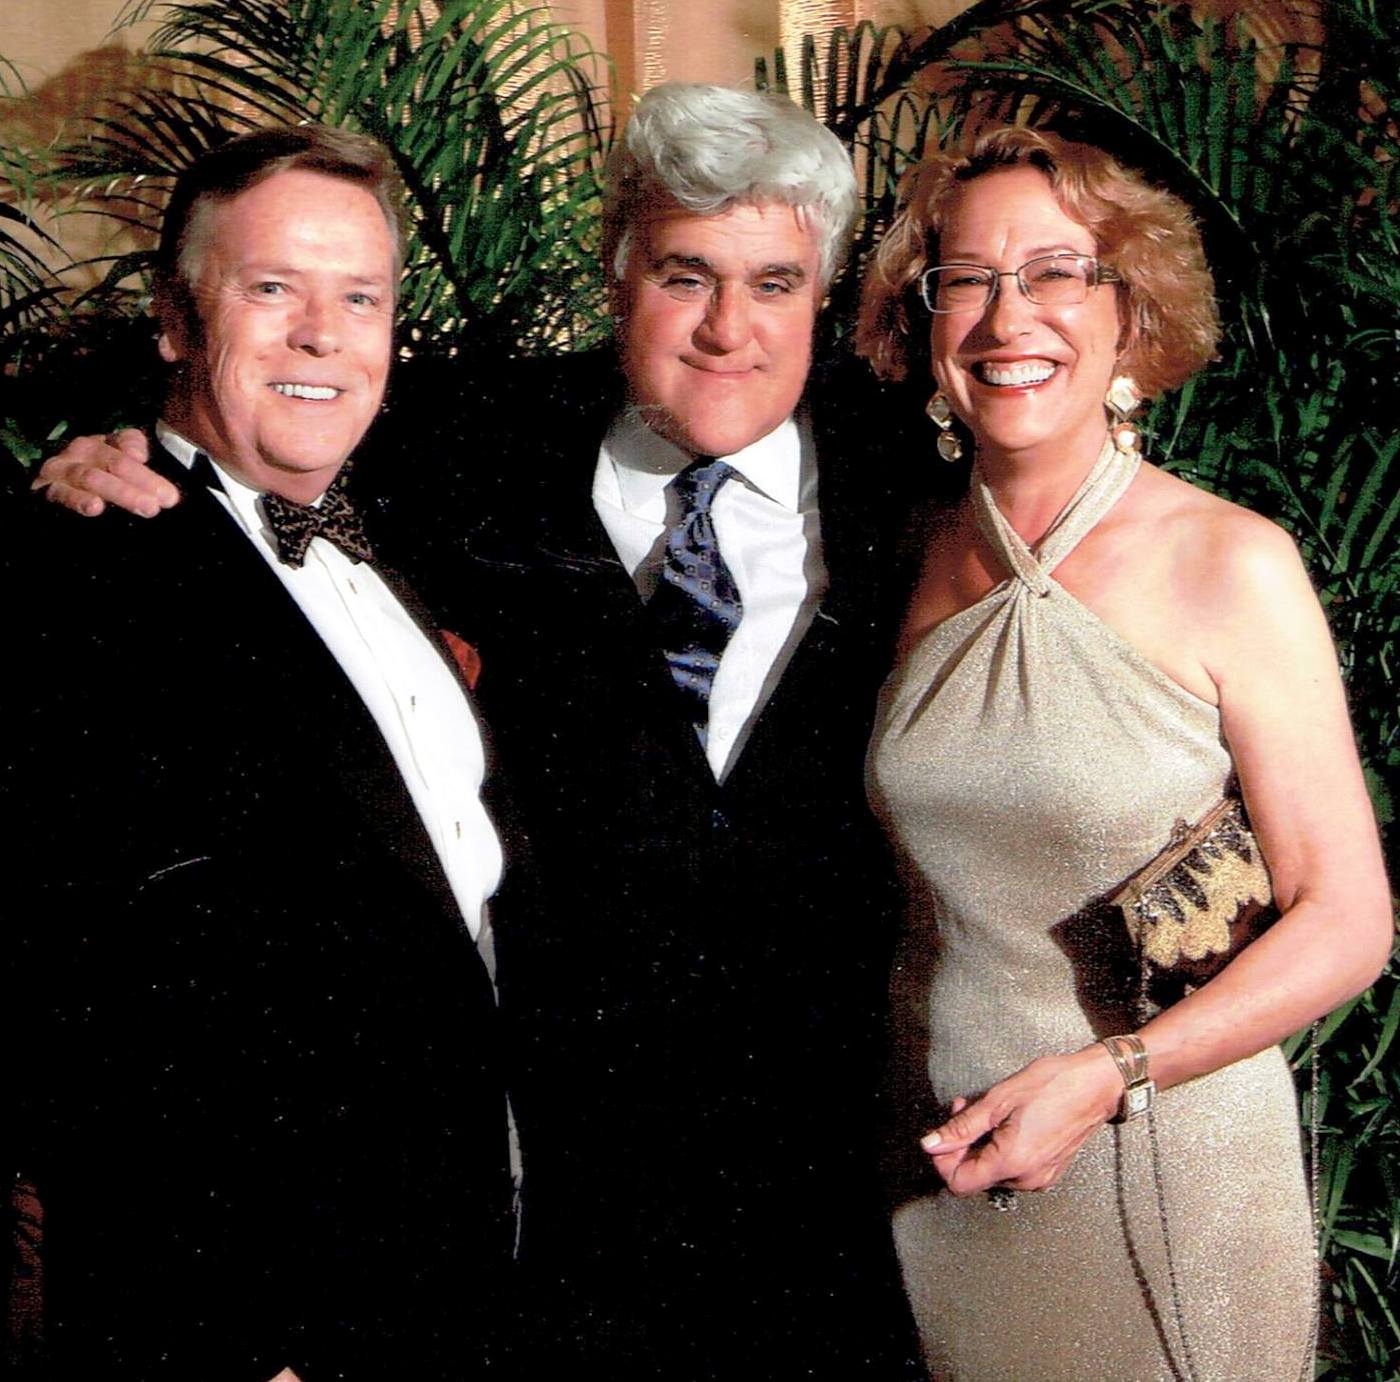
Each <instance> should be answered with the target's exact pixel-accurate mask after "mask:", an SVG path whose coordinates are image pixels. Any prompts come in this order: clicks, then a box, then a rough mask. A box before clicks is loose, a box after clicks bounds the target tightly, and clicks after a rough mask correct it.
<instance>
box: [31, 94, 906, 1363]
mask: <svg viewBox="0 0 1400 1382" xmlns="http://www.w3.org/2000/svg"><path fill="white" fill-rule="evenodd" d="M856 209H857V197H856V189H855V181H854V177H853V174H852V170H851V166H850V161H849V159H848V158H847V156H846V154H845V152H844V150H843V149H842V147H841V145H840V143H839V142H838V141H837V140H836V139H835V138H834V137H833V136H832V135H831V134H830V133H829V132H827V131H826V130H824V129H823V128H822V127H821V126H820V125H819V124H818V123H817V122H816V121H815V120H813V119H811V117H809V116H807V115H806V114H805V113H803V112H802V111H801V110H799V109H798V108H796V107H795V106H793V105H792V104H791V103H789V102H787V101H786V100H782V99H779V98H773V97H767V96H760V95H754V94H749V93H741V92H735V91H730V90H726V89H723V88H718V87H710V86H684V85H674V84H673V85H668V86H664V87H661V88H658V89H656V90H654V91H652V92H650V93H648V95H647V96H645V97H644V98H643V99H642V100H641V102H639V104H638V106H637V108H636V111H635V113H634V114H633V117H632V119H631V121H630V122H629V125H628V128H627V131H626V135H625V138H624V140H623V142H622V144H621V146H620V149H619V151H618V154H617V156H616V157H615V159H614V162H613V165H612V168H611V170H610V178H609V185H608V194H607V202H606V211H605V219H606V227H605V243H604V253H605V256H606V262H608V263H609V264H610V265H611V266H612V268H613V270H614V275H615V278H614V284H613V314H614V318H615V323H616V336H617V351H616V353H615V354H614V353H612V352H609V353H608V355H607V357H606V358H597V357H580V358H575V359H570V360H562V361H550V362H534V363H529V362H522V363H517V364H514V365H512V366H511V367H510V369H509V370H508V371H506V372H504V373H503V375H502V377H501V378H500V379H499V380H498V381H497V383H496V387H495V388H494V389H493V390H492V391H491V392H490V393H489V399H490V404H489V411H487V410H484V409H483V407H482V405H481V403H480V402H478V401H475V399H473V401H472V402H471V404H470V406H464V407H463V410H462V411H461V413H460V415H456V414H454V413H453V409H452V404H453V403H457V402H463V400H464V399H465V398H466V397H467V395H465V394H464V393H462V392H461V390H460V388H459V390H458V391H457V393H456V395H455V397H454V396H453V391H452V390H451V389H450V388H447V387H445V385H444V381H442V380H437V381H435V382H434V387H433V389H432V390H424V391H423V393H422V394H421V395H419V396H417V397H416V401H415V402H413V403H411V404H410V403H409V402H408V401H407V400H405V399H404V398H402V396H401V397H400V399H399V402H398V406H399V407H400V409H402V410H403V412H404V413H405V414H406V415H407V414H411V415H413V416H416V418H417V419H418V431H419V438H418V445H419V447H420V449H421V450H424V451H427V452H430V453H431V452H433V451H435V450H437V448H438V447H439V445H440V444H441V443H442V442H443V441H444V440H446V439H450V438H452V437H453V436H454V435H457V436H460V432H461V429H462V427H463V424H464V419H466V418H470V426H471V428H472V432H473V436H474V437H475V438H476V439H477V451H476V454H475V456H474V458H473V460H472V462H471V465H470V467H469V468H467V469H466V473H465V474H463V475H461V476H458V477H452V478H451V479H447V478H445V477H438V479H439V480H440V484H439V486H438V487H437V488H436V489H435V492H434V493H433V494H432V496H431V498H430V500H429V502H428V504H427V505H425V506H424V507H423V509H422V510H421V513H420V514H419V516H417V517H414V516H412V514H413V506H412V505H411V504H407V503H405V504H403V505H402V506H401V509H400V531H401V533H402V534H403V535H404V537H405V539H406V540H405V542H404V543H403V551H402V553H401V555H400V560H401V561H402V562H404V564H406V565H409V566H410V567H411V568H412V570H413V572H414V574H415V575H416V577H417V579H418V583H419V585H420V588H424V587H426V588H427V589H429V590H430V592H433V593H434V594H435V596H436V598H437V599H439V600H440V601H441V602H443V603H444V604H445V605H449V606H450V607H451V616H450V620H449V621H448V622H450V623H451V625H452V626H453V627H454V628H460V629H462V630H463V631H464V632H466V633H468V636H469V637H470V638H471V641H472V642H473V643H474V644H475V646H476V648H477V650H478V652H479V654H480V658H481V667H482V672H481V679H480V683H479V686H478V697H479V701H480V704H481V706H482V709H483V713H484V715H485V717H486V719H487V721H488V723H489V724H490V725H491V728H492V734H493V742H494V745H495V749H496V757H497V762H498V765H499V768H500V772H501V777H502V779H503V780H504V786H505V790H506V792H507V793H508V801H506V802H505V803H504V804H503V806H502V819H503V821H504V823H505V826H506V829H507V834H508V838H509V839H510V840H512V841H513V847H512V849H511V851H510V857H509V859H508V869H507V882H506V885H505V888H504V890H503V892H502V894H501V895H500V897H499V898H498V900H497V902H496V904H495V909H494V918H495V927H496V932H497V936H498V946H499V954H500V983H501V995H502V1003H503V1010H504V1013H505V1016H506V1018H507V1028H508V1032H509V1037H508V1042H507V1045H508V1059H509V1060H510V1061H512V1062H513V1065H514V1071H513V1077H512V1090H513V1099H514V1102H515V1106H516V1112H517V1118H518V1122H519V1126H520V1131H521V1141H522V1145H523V1148H524V1157H525V1181H524V1196H523V1204H524V1212H523V1222H522V1227H521V1243H520V1262H521V1266H522V1269H523V1272H524V1277H525V1282H526V1291H525V1298H526V1302H527V1308H528V1309H529V1310H530V1312H531V1321H532V1322H531V1327H530V1328H529V1329H528V1330H527V1331H526V1333H527V1335H528V1345H527V1348H528V1351H527V1354H526V1358H527V1361H526V1365H525V1371H526V1374H527V1375H529V1376H543V1375H546V1370H547V1369H548V1368H549V1367H551V1366H562V1365H566V1364H574V1365H582V1364H587V1365H588V1366H589V1367H591V1368H592V1369H593V1370H594V1371H597V1372H601V1373H602V1374H604V1375H607V1376H609V1377H613V1378H658V1379H660V1378H665V1379H678V1380H683V1379H691V1378H693V1379H701V1378H720V1377H725V1378H729V1377H739V1376H743V1377H748V1378H772V1379H777V1378H783V1379H788V1378H798V1377H814V1378H815V1377H820V1378H831V1379H838V1378H839V1379H843V1380H844V1379H852V1378H864V1377H872V1378H893V1377H900V1376H904V1375H906V1373H905V1369H906V1368H907V1367H908V1366H909V1363H908V1354H909V1350H908V1344H907V1337H908V1336H907V1330H906V1323H905V1320H904V1318H903V1313H902V1311H903V1306H902V1302H901V1301H900V1299H899V1293H898V1288H897V1282H896V1277H895V1272H894V1268H893V1266H892V1262H891V1258H890V1251H889V1245H888V1242H887V1233H886V1228H885V1224H884V1218H883V1215H882V1213H881V1211H880V1203H879V1198H878V1192H877V1187H876V1177H875V1173H874V1166H873V1161H874V1154H873V1149H874V1144H875V1136H874V1122H875V1107H874V1104H875V1101H874V1091H875V1087H876V1083H877V1069H878V1064H879V1033H880V1030H881V1024H882V1018H883V1008H884V991H885V981H886V971H887V964H888V960H889V944H890V940H891V936H892V918H893V910H894V909H893V892H894V879H893V870H892V868H891V865H890V861H889V859H888V858H887V856H886V853H885V849H884V846H883V844H882V842H881V840H880V837H879V833H878V831H877V829H876V828H875V826H874V824H873V822H872V821H871V819H870V817H869V815H868V813H867V810H866V806H865V802H864V796H863V770H862V765H863V757H864V750H865V741H866V736H867V733H868V730H869V726H870V721H871V717H872V713H873V707H874V701H875V696H876V692H877V688H878V684H879V682H880V680H881V677H882V676H883V673H884V670H885V668H886V666H887V664H888V660H889V655H890V647H891V643H892V624H891V619H892V616H893V614H894V612H895V610H896V608H897V606H898V599H897V598H891V590H890V587H891V584H892V582H894V581H896V580H897V579H898V573H897V571H896V569H895V563H894V560H893V556H892V552H893V548H894V543H893V542H892V540H891V539H892V536H893V533H894V530H895V528H896V527H897V524H898V521H899V515H900V513H901V512H902V509H903V505H904V501H905V498H906V497H907V496H905V495H904V494H902V493H901V491H902V490H904V489H907V485H905V484H904V483H903V482H902V481H901V480H900V478H899V474H898V472H899V467H900V464H901V457H900V452H899V451H898V449H895V448H889V447H888V446H880V447H877V446H876V442H875V433H876V430H877V429H876V428H874V427H872V426H871V424H870V419H869V417H868V415H864V414H861V413H860V412H859V410H857V409H855V408H853V400H852V399H851V398H850V397H849V396H847V395H846V394H845V393H844V390H839V389H838V388H837V387H835V386H834V385H833V384H832V383H831V382H830V380H828V379H827V378H826V377H825V376H822V377H821V378H820V379H816V380H814V379H813V377H812V342H813V332H814V327H815V323H816V319H817V314H818V310H819V308H820V306H821V304H822V301H823V299H824V296H825V292H826V288H827V286H828V284H829V283H830V281H831V277H832V275H833V274H834V272H835V271H836V269H837V268H838V267H839V266H840V263H841V259H842V256H843V254H844V251H845V247H846V244H847V241H848V237H849V232H850V227H851V224H852V221H853V219H854V217H855V214H856ZM804 392H805V394H806V397H807V399H808V404H807V406H806V407H804V406H802V400H803V396H804ZM429 397H431V398H433V406H432V408H431V410H429V409H428V408H427V406H426V404H425V403H424V401H423V400H424V399H426V398H429ZM477 397H479V396H477ZM429 412H431V416H429ZM853 414H855V415H854V416H853ZM402 435H403V434H402V430H400V431H399V433H398V440H400V441H401V439H402ZM109 459H110V458H109ZM112 463H113V464H114V465H115V468H116V472H117V473H115V474H109V473H103V472H102V471H100V470H97V471H90V470H85V469H84V468H83V465H82V453H77V458H76V460H75V459H74V458H70V459H69V461H67V462H60V463H58V464H57V465H56V466H55V465H54V464H53V463H51V466H50V468H49V469H48V470H47V472H46V475H47V477H49V478H51V479H53V480H54V483H55V486H56V488H58V487H59V486H62V487H63V488H59V489H58V492H57V494H56V497H59V498H63V499H65V500H66V501H67V502H70V503H73V504H75V505H83V504H86V505H89V506H91V507H98V506H99V505H98V504H97V503H96V502H95V501H96V500H98V499H100V498H116V499H126V500H132V501H133V502H134V503H135V504H138V505H139V504H145V505H147V506H148V508H149V509H150V511H155V509H156V508H157V507H158V506H159V505H160V504H161V503H163V502H164V501H165V499H166V498H167V497H168V496H165V495H163V494H161V493H160V492H159V489H158V487H156V486H147V485H144V484H143V483H142V482H141V480H140V477H139V474H137V473H136V468H135V467H133V466H132V465H130V464H127V463H122V462H118V461H113V462H112ZM75 467H76V468H77V470H78V472H79V473H77V474H75V473H74V471H75ZM133 476H134V477H135V483H134V485H133ZM454 485H455V486H456V487H457V492H456V493H455V494H447V493H444V487H446V488H451V487H453V486H454Z"/></svg>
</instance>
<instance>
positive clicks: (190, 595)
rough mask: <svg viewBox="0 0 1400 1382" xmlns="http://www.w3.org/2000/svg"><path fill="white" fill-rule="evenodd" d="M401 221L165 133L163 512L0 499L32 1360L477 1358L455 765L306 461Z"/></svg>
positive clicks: (349, 174) (318, 150)
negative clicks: (192, 157)
mask: <svg viewBox="0 0 1400 1382" xmlns="http://www.w3.org/2000/svg"><path fill="white" fill-rule="evenodd" d="M401 215H402V189H401V187H400V186H399V184H398V182H397V178H396V176H395V174H394V173H393V169H392V163H391V161H390V158H389V155H388V153H387V151H386V150H384V149H383V148H382V147H380V146H379V145H377V144H376V143H374V142H373V141H371V140H368V139H364V138H362V137H360V136H353V135H348V134H345V133H344V132H340V131H333V130H324V129H318V128H315V127H307V128H298V129H284V130H267V131H261V132H258V133H255V134H252V135H249V136H246V137H244V138H242V139H238V140H235V141H233V142H231V143H229V144H227V145H225V146H223V147H222V148H220V149H219V150H218V151H216V152H214V153H212V154H209V155H206V156H205V157H204V158H203V159H202V160H200V161H199V162H197V163H196V164H195V165H194V166H193V167H192V168H191V169H190V170H188V171H187V172H186V173H185V174H184V175H182V178H181V180H180V182H179V184H178V186H177V189H176V192H175V194H174V198H173V200H172V203H171V207H170V210H169V212H168V214H167V218H166V223H165V230H164V237H163V240H162V247H161V272H160V278H159V288H158V305H159V317H160V337H159V345H160V351H161V354H162V356H163V357H164V358H165V359H166V361H168V362H169V363H170V364H171V366H172V371H173V372H172V383H171V388H170V392H169V395H168V398H167V402H166V406H165V408H164V410H163V414H162V418H161V421H160V422H159V424H158V425H157V427H156V428H155V431H154V433H153V435H152V440H151V452H152V463H153V467H154V468H155V469H156V470H158V471H159V473H160V474H161V475H162V476H164V477H165V480H166V481H167V482H168V483H170V484H172V485H173V486H175V487H176V489H177V490H178V492H179V493H180V494H181V495H182V496H183V498H182V502H181V503H180V504H179V506H178V507H177V508H176V509H175V510H174V511H173V512H172V513H171V514H170V515H169V516H168V517H166V518H165V519H164V520H163V521H162V522H160V523H158V524H154V525H151V526H149V527H145V526H143V525H141V524H140V523H139V522H137V521H136V520H133V519H130V518H128V517H126V516H122V518H121V519H114V520H110V521H108V522H104V523H102V524H96V525H92V526H91V527H87V526H86V525H81V524H80V523H79V522H78V521H77V520H75V519H73V516H72V515H71V514H67V513H64V512H63V511H61V510H59V509H53V508H44V509H42V510H36V511H35V512H33V513H29V514H25V515H21V516H19V517H17V518H16V517H12V518H11V522H10V531H9V533H8V534H7V543H6V558H7V561H8V562H9V565H10V589H11V592H12V594H13V593H15V592H17V591H18V590H19V589H21V588H22V586H23V585H24V584H25V583H30V584H33V583H38V585H39V586H40V588H41V589H42V591H43V597H44V598H43V602H42V603H35V604H30V605H28V607H24V608H20V609H19V610H18V611H17V612H15V613H13V614H12V616H11V619H10V628H9V630H8V631H7V643H8V644H9V647H10V649H11V651H12V653H14V654H17V660H16V662H15V664H14V665H15V666H17V667H20V668H23V669H24V670H23V674H22V676H19V677H12V678H9V679H7V687H6V692H5V694H6V697H7V699H8V700H9V701H10V705H9V706H8V707H7V710H8V713H7V715H6V717H5V724H6V726H7V727H8V730H9V732H10V735H11V738H10V743H9V746H8V750H7V753H6V755H5V756H6V759H7V765H6V767H7V771H6V773H5V778H4V786H3V791H4V795H5V805H6V806H7V807H8V810H7V811H6V819H7V821H8V822H9V823H10V831H11V842H12V846H13V850H14V853H13V856H12V858H13V861H14V862H13V865H12V871H11V877H10V883H11V887H12V888H13V889H14V890H15V893H17V900H16V902H15V905H14V910H13V911H12V913H11V915H12V917H13V918H15V921H13V922H12V924H11V926H10V928H8V930H7V937H8V941H9V950H10V953H9V954H8V956H7V960H8V967H7V984H6V988H7V994H6V998H7V1004H6V1006H7V1010H8V1012H9V1014H10V1021H11V1024H12V1033H18V1034H19V1044H17V1045H16V1046H14V1047H12V1048H11V1050H12V1052H13V1051H18V1052H20V1053H21V1055H20V1057H19V1059H18V1060H16V1059H14V1057H13V1056H12V1059H11V1069H12V1071H13V1078H12V1080H11V1081H10V1085H11V1087H12V1088H14V1087H15V1086H18V1088H17V1094H18V1097H19V1103H20V1108H19V1110H18V1113H19V1117H18V1118H16V1119H15V1120H14V1121H13V1122H12V1123H11V1131H10V1134H9V1138H10V1140H11V1141H12V1150H13V1154H14V1155H13V1160H14V1163H15V1166H16V1168H17V1169H18V1170H19V1172H20V1173H21V1174H22V1175H23V1176H24V1177H25V1178H26V1180H27V1181H28V1182H30V1183H32V1184H33V1186H34V1187H35V1189H36V1190H37V1195H38V1199H39V1202H40V1203H41V1204H42V1207H43V1224H42V1243H41V1248H40V1260H41V1262H42V1297H43V1321H42V1329H43V1340H42V1344H41V1345H40V1346H39V1351H40V1352H41V1353H42V1355H43V1356H44V1358H45V1359H46V1365H47V1368H48V1371H46V1372H43V1373H42V1374H41V1375H43V1376H53V1377H63V1378H77V1377H91V1378H103V1379H107V1378H140V1379H143V1380H144V1379H153V1378H163V1377H171V1378H181V1379H188V1378H199V1379H229V1382H269V1379H272V1378H274V1377H275V1378H277V1379H279V1382H291V1380H292V1379H297V1378H300V1379H304V1382H316V1380H317V1379H322V1378H326V1379H331V1378H364V1379H376V1380H377V1379H383V1378H390V1377H394V1378H413V1379H421V1378H431V1379H440V1382H449V1380H451V1382H456V1380H457V1379H461V1378H466V1377H471V1376H476V1375H478V1374H479V1373H480V1372H481V1371H482V1370H483V1369H484V1368H486V1367H487V1366H488V1364H489V1363H490V1361H491V1357H492V1352H491V1348H490V1344H489V1340H488V1335H489V1334H490V1332H491V1329H492V1327H493V1324H494V1321H495V1320H496V1319H497V1318H498V1317H499V1315H500V1310H499V1308H498V1307H497V1305H496V1304H495V1300H496V1297H497V1294H498V1293H499V1292H500V1291H501V1290H502V1288H503V1286H504V1275H505V1272H506V1271H507V1270H508V1268H509V1266H510V1250H511V1225H510V1186H509V1175H508V1168H507V1150H506V1118H505V1101H504V1090H503V1083H502V1077H501V1074H500V1069H499V1064H500V1062H499V1054H498V1049H497V1048H498V1037H497V1034H496V1012H495V1001H494V997H493V993H492V985H491V979H490V976H489V974H488V972H487V967H486V965H485V964H484V963H483V959H482V956H481V953H479V950H478V943H477V942H478V941H479V940H480V939H481V936H482V928H483V925H484V916H483V907H484V903H485V899H486V897H487V896H488V894H489V893H490V892H491V891H492V889H493V887H494V885H495V882H496V880H497V876H498V873H499V868H500V852H499V846H498V845H497V842H496V839H495V836H494V833H493V830H492V827H491V825H490V822H489V821H488V819H487V817H486V815H485V812H484V810H483V808H482V805H481V803H480V800H479V790H478V789H479V786H480V782H481V778H482V773H483V746H482V741H481V736H480V733H479V731H478V728H477V725H476V721H475V718H474V714H473V711H472V708H471V706H470V704H469V702H468V699H467V695H466V690H465V687H464V685H463V684H462V681H461V673H460V671H459V669H458V667H457V665H456V664H455V662H454V660H453V658H452V657H451V656H450V654H449V652H448V650H447V648H446V647H445V646H444V645H442V644H441V643H440V642H439V641H438V637H437V634H436V632H435V631H433V630H432V629H431V628H430V627H428V626H427V625H426V624H425V623H424V622H423V620H422V618H421V616H420V612H419V610H418V607H417V606H416V603H415V601H414V599H413V597H412V596H411V595H409V594H408V593H407V591H406V590H405V589H404V588H403V587H402V586H401V585H400V584H399V582H398V580H397V578H396V577H395V575H394V574H393V573H392V572H391V571H389V570H387V569H379V568H377V567H376V566H375V564H374V557H373V552H372V544H373V541H374V538H375V536H376V534H375V532H374V530H373V527H372V526H371V528H370V529H369V530H368V531H366V530H365V528H364V527H363V525H361V524H360V522H359V521H358V518H357V515H356V513H355V512H354V510H353V509H352V508H351V507H350V505H349V503H348V501H347V500H346V499H345V495H344V487H343V486H342V484H341V476H342V467H343V465H344V463H345V461H346V458H347V457H348V456H349V454H350V452H351V451H352V450H353V449H354V447H355V446H356V445H357V444H358V442H359V440H360V438H361V436H362V435H363V433H364V431H365V428H366V427H367V425H368V424H369V422H370V420H371V418H373V417H374V415H375V413H376V412H377V410H378V408H379V405H380V400H381V398H382V395H383V391H384V384H385V379H386V375H387V371H388V367H389V361H390V354H391V340H392V328H393V316H394V301H395V295H396V288H397V283H398V279H399V274H400V267H401V252H402V251H401V247H402V243H403V239H402V236H403V230H402V225H401V221H400V217H401ZM79 527H83V529H84V530H83V531H82V532H81V533H79V532H77V531H76V530H77V529H78V528H79ZM18 603H20V602H17V601H16V602H13V604H12V608H13V605H14V604H18ZM50 611H56V612H55V613H52V614H51V613H50ZM75 841H81V842H82V847H81V850H75V849H74V842H75Z"/></svg>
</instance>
